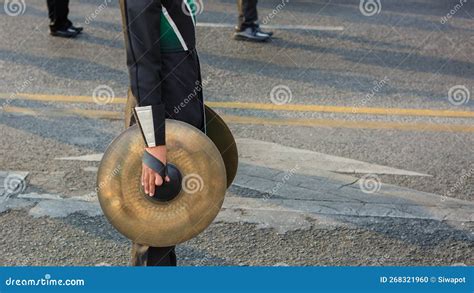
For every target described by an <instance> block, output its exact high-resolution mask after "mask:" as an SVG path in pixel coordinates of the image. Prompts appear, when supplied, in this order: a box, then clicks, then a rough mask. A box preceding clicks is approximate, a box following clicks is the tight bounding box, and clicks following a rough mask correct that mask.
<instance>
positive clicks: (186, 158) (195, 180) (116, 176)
mask: <svg viewBox="0 0 474 293" xmlns="http://www.w3.org/2000/svg"><path fill="white" fill-rule="evenodd" d="M166 142H167V146H168V151H167V160H168V162H169V163H172V164H173V165H175V166H176V167H177V168H178V169H179V171H180V172H181V175H182V177H183V182H182V189H181V191H180V192H179V194H178V195H177V196H176V197H175V198H173V199H172V200H170V201H166V202H160V201H156V200H153V199H151V198H150V197H149V196H148V195H146V194H145V193H144V192H143V189H142V186H141V178H140V177H141V169H142V155H143V152H144V147H145V145H144V140H143V137H142V135H141V132H140V129H139V128H138V126H137V125H134V126H132V127H130V128H129V129H127V130H125V131H124V132H123V133H122V134H120V135H119V136H118V137H117V138H116V139H115V140H114V141H113V142H112V143H111V144H110V146H109V147H108V148H107V151H106V152H105V154H104V157H103V159H102V161H101V164H100V167H99V171H98V175H97V186H98V187H97V188H98V196H99V202H100V205H101V208H102V210H103V211H104V214H105V216H106V217H107V219H108V220H109V221H110V223H111V224H112V225H113V226H114V227H115V228H116V229H117V230H118V231H119V232H120V233H122V234H123V235H125V236H126V237H127V238H129V239H131V240H133V241H135V242H137V243H140V244H145V245H150V246H156V247H165V246H172V245H176V244H178V243H182V242H184V241H186V240H189V239H191V238H193V237H194V236H196V235H197V234H199V233H201V232H202V231H203V230H204V229H205V228H206V227H208V226H209V225H210V224H211V222H212V221H213V220H214V218H215V217H216V216H217V214H218V212H219V210H220V209H221V206H222V203H223V201H224V195H225V191H226V182H227V180H226V173H225V166H224V162H223V160H222V157H221V155H220V153H219V151H218V149H217V148H216V146H215V145H214V143H212V141H211V140H210V139H209V138H208V137H207V136H206V135H204V133H202V132H201V131H200V130H199V129H197V128H195V127H193V126H191V125H189V124H187V123H184V122H180V121H176V120H167V121H166Z"/></svg>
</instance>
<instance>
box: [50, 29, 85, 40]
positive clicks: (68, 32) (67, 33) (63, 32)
mask: <svg viewBox="0 0 474 293" xmlns="http://www.w3.org/2000/svg"><path fill="white" fill-rule="evenodd" d="M50 34H51V35H52V36H54V37H61V38H75V37H76V36H77V35H78V34H79V32H78V31H77V30H74V29H72V28H70V27H69V28H65V29H51V30H50Z"/></svg>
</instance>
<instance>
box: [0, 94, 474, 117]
mask: <svg viewBox="0 0 474 293" xmlns="http://www.w3.org/2000/svg"><path fill="white" fill-rule="evenodd" d="M10 96H11V95H8V94H0V99H9V98H10ZM15 99H26V100H34V101H48V102H71V103H94V99H93V98H92V96H65V95H44V94H29V93H19V94H17V95H16V97H15ZM125 102H126V98H123V97H115V98H114V99H112V100H111V102H110V104H124V103H125ZM206 104H207V105H209V106H210V107H213V108H227V109H249V110H267V111H292V112H294V111H300V112H326V113H346V114H371V115H396V116H432V117H455V118H474V111H461V110H459V111H454V110H437V109H408V108H407V109H405V108H375V107H346V106H325V105H299V104H285V105H274V104H269V103H243V102H210V101H209V102H206Z"/></svg>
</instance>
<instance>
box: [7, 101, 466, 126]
mask: <svg viewBox="0 0 474 293" xmlns="http://www.w3.org/2000/svg"><path fill="white" fill-rule="evenodd" d="M3 111H4V112H6V113H15V114H21V115H30V116H52V117H65V116H84V117H88V118H99V119H112V120H122V119H123V113H121V112H115V111H102V110H85V109H54V110H52V109H46V110H37V109H31V108H22V107H13V106H7V107H4V108H3ZM221 117H222V118H223V119H224V120H225V121H226V122H227V123H235V124H260V125H278V126H308V127H333V128H353V129H396V130H411V131H436V132H474V126H472V125H467V124H466V125H463V124H434V123H422V122H419V123H407V122H403V123H402V122H385V121H361V120H357V121H351V120H338V119H270V118H259V117H251V116H234V115H222V116H221Z"/></svg>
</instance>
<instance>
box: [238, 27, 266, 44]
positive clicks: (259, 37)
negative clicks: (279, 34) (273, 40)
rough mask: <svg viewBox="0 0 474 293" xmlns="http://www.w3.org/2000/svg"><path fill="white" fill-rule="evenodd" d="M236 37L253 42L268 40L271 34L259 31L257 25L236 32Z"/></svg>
mask: <svg viewBox="0 0 474 293" xmlns="http://www.w3.org/2000/svg"><path fill="white" fill-rule="evenodd" d="M234 39H235V40H242V41H251V42H266V41H268V40H269V39H270V36H269V35H267V34H263V33H261V32H259V31H258V29H257V28H256V27H248V28H246V29H244V30H242V31H236V32H234Z"/></svg>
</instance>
